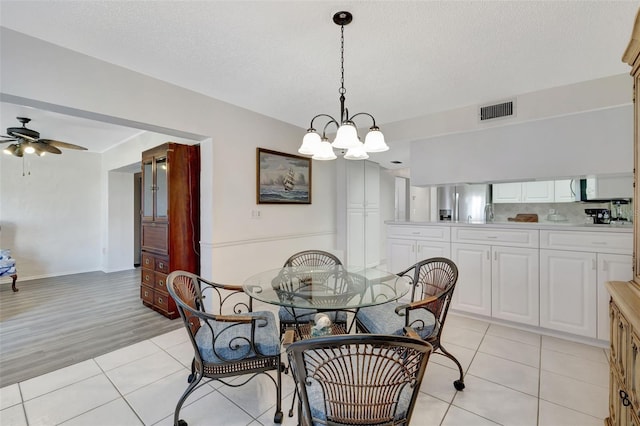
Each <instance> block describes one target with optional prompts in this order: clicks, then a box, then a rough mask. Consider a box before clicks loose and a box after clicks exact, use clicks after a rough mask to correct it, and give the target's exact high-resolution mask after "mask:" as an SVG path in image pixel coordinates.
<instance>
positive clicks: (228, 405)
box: [0, 314, 608, 426]
mask: <svg viewBox="0 0 640 426" xmlns="http://www.w3.org/2000/svg"><path fill="white" fill-rule="evenodd" d="M443 342H444V343H445V344H446V347H447V349H448V350H449V351H450V352H452V353H453V354H455V355H456V356H457V357H458V359H459V360H460V362H461V363H462V364H463V367H464V369H465V372H466V375H465V382H466V389H465V390H464V391H463V392H456V390H455V389H454V387H453V385H452V382H453V380H455V379H456V375H457V371H456V370H455V366H454V364H453V363H452V362H450V361H449V360H448V359H447V358H445V357H442V356H439V355H434V356H432V357H431V359H430V361H429V365H428V366H427V372H426V375H425V379H424V382H423V386H422V389H421V393H420V398H419V400H418V403H417V406H416V409H415V411H414V418H413V420H414V421H413V424H415V425H421V426H422V425H443V426H445V425H446V426H448V425H465V426H467V425H474V426H475V425H496V424H500V425H541V426H542V425H553V426H569V425H580V426H588V425H594V426H595V425H597V426H601V425H602V424H603V418H604V417H606V416H607V405H608V404H607V398H608V364H607V353H606V350H605V349H602V348H597V347H593V346H588V345H583V344H578V343H573V342H570V341H566V340H562V339H557V338H552V337H547V336H540V335H537V334H534V333H529V332H524V331H520V330H516V329H512V328H508V327H505V326H500V325H495V324H489V323H486V322H482V321H478V320H472V319H468V318H465V317H461V316H456V315H451V314H450V315H449V318H448V320H447V325H446V327H445V333H444V336H443ZM191 358H192V349H191V346H190V343H189V342H188V340H187V335H186V332H185V331H184V330H182V329H180V330H176V331H173V332H170V333H167V334H164V335H161V336H158V337H156V338H153V339H150V340H146V341H143V342H141V343H137V344H135V345H132V346H129V347H127V348H124V349H120V350H117V351H114V352H111V353H108V354H106V355H103V356H100V357H97V358H94V359H92V360H89V361H84V362H81V363H78V364H76V365H72V366H70V367H67V368H64V369H61V370H58V371H54V372H51V373H49V374H45V375H43V376H40V377H36V378H33V379H30V380H27V381H24V382H21V383H17V384H14V385H10V386H7V387H5V388H2V389H0V410H1V411H0V424H2V425H3V426H9V425H16V426H18V425H29V426H35V425H59V424H62V425H67V426H72V425H78V426H84V425H92V426H97V425H108V426H125V425H159V426H164V425H167V426H169V425H171V424H172V421H173V417H172V414H173V409H174V407H175V403H176V401H177V400H178V398H179V397H180V395H181V394H182V392H183V391H184V389H185V388H186V385H187V383H186V377H187V375H188V371H189V366H190V362H191ZM283 382H284V383H283V395H284V398H283V408H284V412H285V420H284V422H283V424H284V425H285V426H289V425H295V424H296V421H295V418H288V417H286V411H287V408H286V407H288V405H289V404H290V402H291V395H292V392H293V383H292V380H291V378H290V376H288V375H284V376H283ZM273 395H274V390H273V384H272V382H271V381H270V380H269V379H268V378H266V377H262V378H258V379H256V380H252V381H251V382H249V383H248V384H247V385H245V386H243V387H240V388H231V387H226V386H222V385H220V384H217V383H213V384H210V385H207V386H204V387H202V388H200V389H199V390H198V391H197V392H196V393H195V394H192V395H191V396H190V398H189V399H188V400H187V402H186V404H187V405H186V406H185V407H183V409H182V412H181V417H182V418H184V419H185V420H187V422H188V423H189V425H191V426H198V425H206V426H208V425H214V426H215V425H225V426H226V425H251V426H259V425H271V424H273V414H274V405H273V404H274V402H273V399H274V397H273Z"/></svg>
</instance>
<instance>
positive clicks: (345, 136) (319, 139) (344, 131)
mask: <svg viewBox="0 0 640 426" xmlns="http://www.w3.org/2000/svg"><path fill="white" fill-rule="evenodd" d="M352 20H353V15H351V13H349V12H338V13H336V14H335V15H333V22H334V23H335V24H336V25H340V89H339V90H338V93H340V120H336V119H335V118H333V117H332V116H331V115H329V114H318V115H316V116H315V117H313V118H312V119H311V124H310V125H309V128H308V129H307V133H306V134H305V135H304V138H303V139H302V145H301V146H300V148H299V149H298V152H299V153H300V154H303V155H312V156H313V157H311V158H312V159H314V160H335V159H336V158H337V157H336V154H335V153H334V152H333V148H337V149H343V150H347V151H346V154H345V155H344V158H345V159H347V160H364V159H367V158H369V155H368V154H367V153H368V152H383V151H387V150H388V149H389V146H387V144H386V143H385V141H384V135H383V134H382V132H381V131H380V129H379V128H378V126H376V119H375V118H374V117H373V115H371V114H369V113H368V112H359V113H357V114H353V115H351V116H350V115H349V110H348V109H347V108H346V107H345V105H344V103H345V97H344V95H345V93H346V92H347V90H346V89H345V88H344V26H345V25H349V23H350V22H351V21H352ZM359 116H367V117H369V118H371V120H372V121H373V125H372V126H371V127H370V128H369V132H368V133H367V136H366V138H365V140H364V143H362V141H361V140H360V138H359V137H358V130H357V128H356V125H355V123H354V121H353V120H354V119H355V118H356V117H359ZM320 117H322V118H324V119H325V123H324V126H322V136H320V134H319V133H318V132H317V131H316V129H315V128H314V127H313V122H314V121H315V119H316V118H320ZM332 124H333V125H335V127H336V128H337V132H336V137H335V139H334V141H333V142H329V139H328V138H327V136H326V131H327V129H328V128H329V127H330V126H331V125H332Z"/></svg>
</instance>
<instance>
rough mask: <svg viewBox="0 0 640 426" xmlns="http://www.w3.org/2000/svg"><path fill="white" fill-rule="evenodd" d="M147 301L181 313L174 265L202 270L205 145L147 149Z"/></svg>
mask: <svg viewBox="0 0 640 426" xmlns="http://www.w3.org/2000/svg"><path fill="white" fill-rule="evenodd" d="M141 214H142V230H141V246H142V265H141V266H142V267H141V277H140V280H141V283H140V297H141V299H142V303H143V304H144V305H145V306H148V307H149V308H151V309H154V310H156V311H158V312H159V313H161V314H162V315H164V316H166V317H168V318H171V319H173V318H177V317H178V316H179V314H178V311H177V309H176V304H175V302H174V300H173V299H172V298H171V296H169V293H168V292H167V286H166V282H167V281H166V280H167V275H168V274H169V273H170V272H171V271H174V270H178V269H180V270H184V271H188V272H193V273H196V274H198V273H199V271H200V254H199V253H200V249H199V244H200V147H199V146H198V145H183V144H178V143H174V142H168V143H165V144H163V145H160V146H157V147H155V148H153V149H150V150H147V151H144V152H143V153H142V212H141Z"/></svg>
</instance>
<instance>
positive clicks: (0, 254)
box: [0, 249, 16, 277]
mask: <svg viewBox="0 0 640 426" xmlns="http://www.w3.org/2000/svg"><path fill="white" fill-rule="evenodd" d="M15 273H16V260H15V259H12V258H11V252H10V251H9V250H8V249H0V277H2V276H5V275H13V274H15Z"/></svg>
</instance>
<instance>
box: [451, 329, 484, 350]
mask: <svg viewBox="0 0 640 426" xmlns="http://www.w3.org/2000/svg"><path fill="white" fill-rule="evenodd" d="M483 337H484V333H480V332H477V331H473V330H469V329H467V328H460V327H454V326H451V325H449V324H445V327H444V330H443V331H442V336H441V340H442V342H443V343H444V345H445V347H446V344H447V343H453V344H455V345H458V346H462V347H465V348H467V349H472V350H474V351H475V350H476V349H478V346H480V342H481V341H482V338H483Z"/></svg>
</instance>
